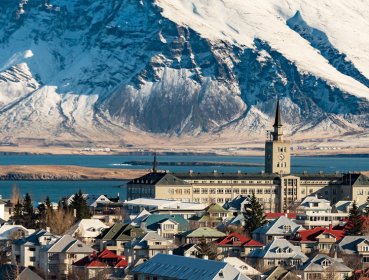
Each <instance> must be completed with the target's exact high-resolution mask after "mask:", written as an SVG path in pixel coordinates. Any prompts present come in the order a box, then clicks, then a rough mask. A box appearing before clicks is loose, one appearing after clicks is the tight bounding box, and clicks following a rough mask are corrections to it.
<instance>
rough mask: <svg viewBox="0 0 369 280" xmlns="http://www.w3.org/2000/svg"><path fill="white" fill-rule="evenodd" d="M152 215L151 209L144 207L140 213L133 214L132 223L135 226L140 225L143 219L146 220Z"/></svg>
mask: <svg viewBox="0 0 369 280" xmlns="http://www.w3.org/2000/svg"><path fill="white" fill-rule="evenodd" d="M150 215H152V214H151V213H150V212H149V211H147V210H146V209H142V211H141V212H140V213H138V214H137V215H136V216H132V218H130V220H131V225H132V226H134V227H140V225H141V223H142V221H143V220H145V219H146V218H147V217H148V216H150Z"/></svg>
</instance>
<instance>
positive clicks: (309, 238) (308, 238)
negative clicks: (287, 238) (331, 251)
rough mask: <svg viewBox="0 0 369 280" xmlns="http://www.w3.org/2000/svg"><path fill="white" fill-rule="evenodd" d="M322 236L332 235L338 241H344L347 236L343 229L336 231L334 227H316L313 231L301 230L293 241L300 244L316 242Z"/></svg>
mask: <svg viewBox="0 0 369 280" xmlns="http://www.w3.org/2000/svg"><path fill="white" fill-rule="evenodd" d="M321 234H331V235H333V236H334V237H335V238H336V241H338V240H340V239H342V238H343V237H344V236H345V231H344V230H343V229H341V230H336V229H332V227H329V228H325V227H315V228H313V229H306V230H300V231H298V232H297V234H296V236H295V237H294V239H293V240H296V241H300V242H315V241H317V239H316V238H317V237H318V236H319V235H321Z"/></svg>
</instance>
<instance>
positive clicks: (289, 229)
mask: <svg viewBox="0 0 369 280" xmlns="http://www.w3.org/2000/svg"><path fill="white" fill-rule="evenodd" d="M283 230H284V232H291V226H289V225H284V226H283Z"/></svg>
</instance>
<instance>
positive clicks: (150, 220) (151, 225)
mask: <svg viewBox="0 0 369 280" xmlns="http://www.w3.org/2000/svg"><path fill="white" fill-rule="evenodd" d="M166 220H172V221H173V222H176V223H178V224H179V227H178V229H179V230H180V231H185V230H188V221H187V220H186V219H185V218H183V216H181V215H178V214H174V215H170V214H152V215H150V216H147V218H146V219H145V220H144V221H143V223H145V226H146V228H147V229H150V230H154V231H156V230H157V229H158V227H159V226H160V224H161V223H163V222H164V221H166Z"/></svg>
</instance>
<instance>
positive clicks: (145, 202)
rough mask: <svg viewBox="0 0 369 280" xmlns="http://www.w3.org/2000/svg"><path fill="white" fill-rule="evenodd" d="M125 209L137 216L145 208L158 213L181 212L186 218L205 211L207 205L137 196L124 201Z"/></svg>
mask: <svg viewBox="0 0 369 280" xmlns="http://www.w3.org/2000/svg"><path fill="white" fill-rule="evenodd" d="M123 207H124V210H125V211H126V212H127V213H128V214H129V215H133V216H136V215H137V214H139V213H140V212H141V211H142V210H143V209H145V210H147V211H149V212H155V213H156V214H179V215H181V216H183V217H184V218H185V219H188V218H190V217H192V216H194V215H195V214H196V213H198V212H200V211H203V210H204V209H205V208H206V207H207V205H206V204H201V203H192V202H182V201H179V200H169V199H154V198H137V199H133V200H130V201H125V202H123Z"/></svg>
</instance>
